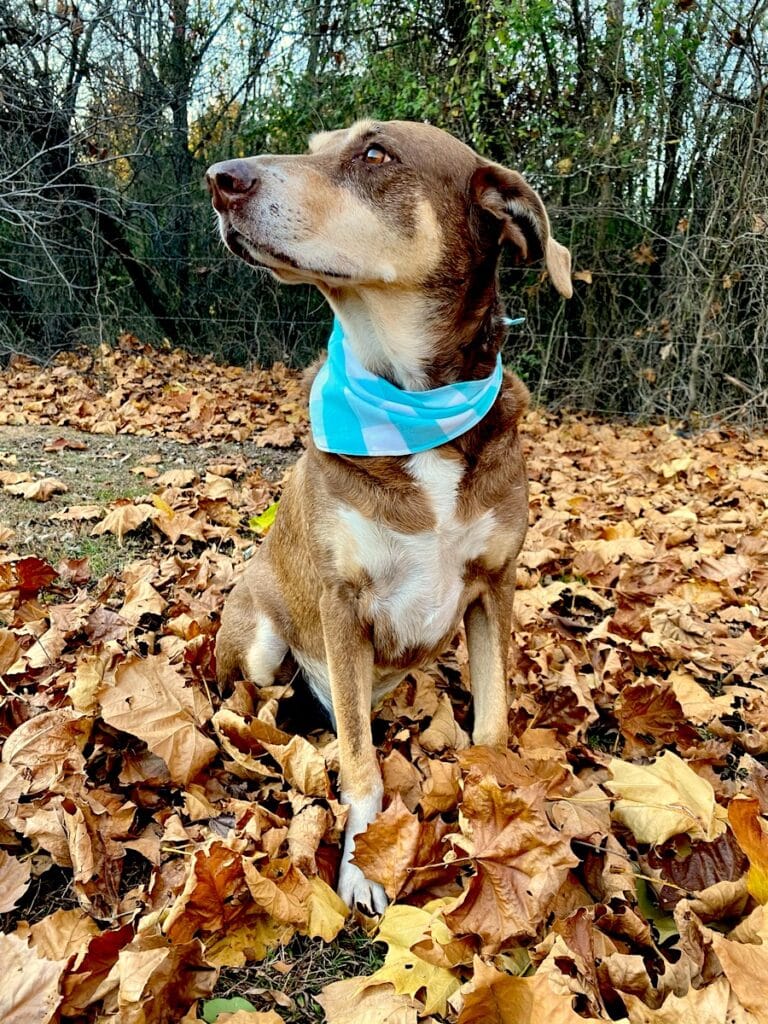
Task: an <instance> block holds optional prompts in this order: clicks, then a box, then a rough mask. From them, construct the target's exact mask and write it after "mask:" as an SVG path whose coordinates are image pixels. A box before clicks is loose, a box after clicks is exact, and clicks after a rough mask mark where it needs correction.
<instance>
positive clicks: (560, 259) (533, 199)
mask: <svg viewBox="0 0 768 1024" xmlns="http://www.w3.org/2000/svg"><path fill="white" fill-rule="evenodd" d="M471 188H472V194H473V198H474V200H475V202H476V203H477V204H478V206H480V207H481V209H483V210H486V211H487V212H488V213H490V214H491V215H492V216H494V217H495V218H496V219H497V220H498V221H499V227H500V232H499V242H508V243H509V244H510V245H511V246H512V247H513V249H515V250H516V255H517V261H518V262H519V263H535V262H536V261H538V260H541V259H543V260H544V264H545V266H546V268H547V270H548V272H549V276H550V278H551V280H552V284H553V285H554V286H555V288H557V290H558V291H559V292H560V294H561V295H563V296H564V297H565V298H566V299H570V297H571V296H572V295H573V285H572V284H571V254H570V252H569V251H568V250H567V249H566V247H565V246H564V245H561V244H560V243H559V242H556V241H555V239H554V238H553V237H552V232H551V231H550V227H549V217H548V216H547V211H546V210H545V209H544V203H542V201H541V198H540V196H539V194H538V192H534V190H533V189H532V188H531V186H530V185H529V184H528V182H527V181H526V180H525V178H523V176H522V175H521V174H518V173H517V171H509V170H507V168H506V167H502V166H501V165H500V164H491V163H483V164H481V165H480V166H479V167H478V168H477V170H476V171H475V173H474V174H473V175H472V182H471Z"/></svg>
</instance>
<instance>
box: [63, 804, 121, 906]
mask: <svg viewBox="0 0 768 1024" xmlns="http://www.w3.org/2000/svg"><path fill="white" fill-rule="evenodd" d="M100 797H101V800H103V801H104V802H103V803H102V802H100ZM135 811H136V808H135V806H134V805H133V804H130V803H128V804H125V803H123V801H122V800H121V799H120V797H118V796H117V795H116V794H112V793H103V794H98V793H94V792H91V793H88V794H87V795H86V796H85V797H79V796H77V797H73V798H66V799H64V800H63V801H62V803H61V811H60V815H61V823H62V825H63V828H64V833H65V835H66V837H67V843H68V846H69V860H70V863H71V865H72V869H73V876H74V888H75V892H76V894H77V896H78V899H79V900H80V903H81V905H82V906H83V907H84V908H85V909H86V910H88V911H89V912H90V913H91V914H93V916H94V917H98V918H102V919H110V918H113V917H114V915H115V913H116V912H117V907H118V904H119V900H120V897H119V886H120V878H121V875H122V866H123V859H124V857H125V851H124V849H123V846H122V844H121V843H120V842H118V841H117V837H121V838H125V837H126V836H127V835H128V833H129V830H130V828H131V825H132V823H133V817H134V813H135Z"/></svg>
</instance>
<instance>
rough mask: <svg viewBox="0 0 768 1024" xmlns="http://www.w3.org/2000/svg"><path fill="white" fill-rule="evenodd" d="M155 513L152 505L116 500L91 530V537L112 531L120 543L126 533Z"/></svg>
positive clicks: (136, 527)
mask: <svg viewBox="0 0 768 1024" xmlns="http://www.w3.org/2000/svg"><path fill="white" fill-rule="evenodd" d="M155 513H156V509H155V507H154V505H146V504H139V505H134V504H133V502H132V501H127V500H123V501H120V502H117V503H116V505H115V507H114V508H113V509H112V510H111V511H110V512H108V513H107V514H106V516H104V518H103V519H102V521H101V522H100V523H97V525H96V526H94V528H93V529H92V530H91V536H92V537H100V536H101V535H102V534H103V533H114V535H115V536H116V537H117V540H118V543H120V544H122V542H123V537H125V535H126V533H132V532H133V531H134V530H138V528H139V527H140V526H141V525H142V524H143V523H146V522H147V520H148V519H151V518H152V517H153V516H154V515H155Z"/></svg>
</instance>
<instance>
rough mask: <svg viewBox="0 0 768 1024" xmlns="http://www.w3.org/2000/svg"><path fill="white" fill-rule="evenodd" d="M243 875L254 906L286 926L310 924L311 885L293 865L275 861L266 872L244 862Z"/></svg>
mask: <svg viewBox="0 0 768 1024" xmlns="http://www.w3.org/2000/svg"><path fill="white" fill-rule="evenodd" d="M243 873H244V875H245V882H246V885H247V886H248V891H249V892H250V894H251V898H252V900H253V903H254V906H256V907H258V908H259V910H262V911H263V912H264V913H266V914H269V916H270V917H272V918H274V919H275V920H276V921H280V922H281V923H283V924H292V925H297V926H303V925H305V924H306V923H307V906H306V904H307V899H308V897H309V885H308V883H307V880H306V878H305V877H304V875H302V873H301V872H300V871H299V870H298V869H297V868H295V867H294V866H293V865H292V864H290V863H289V862H285V861H280V860H272V861H270V863H269V867H268V868H266V869H265V870H264V871H263V872H262V871H259V869H258V868H257V867H256V865H255V864H254V863H253V862H252V861H250V860H244V861H243Z"/></svg>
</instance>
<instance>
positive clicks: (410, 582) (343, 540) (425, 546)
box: [337, 451, 496, 649]
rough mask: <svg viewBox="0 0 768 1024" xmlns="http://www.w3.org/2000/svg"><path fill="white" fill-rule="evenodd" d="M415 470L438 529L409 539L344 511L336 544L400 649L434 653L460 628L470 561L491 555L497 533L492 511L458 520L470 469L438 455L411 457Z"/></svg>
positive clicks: (342, 563)
mask: <svg viewBox="0 0 768 1024" xmlns="http://www.w3.org/2000/svg"><path fill="white" fill-rule="evenodd" d="M407 468H408V472H409V473H410V474H411V476H413V478H414V479H415V480H416V481H418V482H419V483H420V484H421V485H422V487H423V489H424V492H425V494H426V496H427V497H428V499H429V501H430V503H431V505H432V508H433V511H434V514H435V519H436V521H437V523H436V528H435V529H434V530H433V531H425V532H423V533H415V534H404V533H399V532H398V531H397V530H392V529H390V528H389V527H387V526H384V525H382V524H381V523H377V522H375V521H372V520H370V519H366V518H365V517H364V516H362V515H360V513H359V512H357V511H355V510H354V509H352V508H349V507H341V508H340V509H339V511H338V520H339V522H340V524H341V525H342V527H343V528H342V529H341V530H340V531H339V536H338V540H337V558H338V564H339V569H340V571H341V572H342V574H344V572H345V571H347V570H353V569H354V568H361V569H363V570H364V571H365V572H366V573H367V574H368V575H369V576H370V578H371V581H372V587H373V604H372V612H373V617H374V620H375V618H376V615H377V613H380V614H382V615H386V616H388V618H389V619H390V621H391V622H392V625H393V628H394V630H395V631H396V633H397V635H398V637H399V639H400V643H401V649H406V648H408V647H421V646H427V647H432V646H434V645H436V644H438V643H439V642H440V641H441V640H442V639H443V637H445V636H446V634H448V633H450V632H451V630H452V629H454V628H456V626H457V625H458V620H459V617H460V615H461V614H462V613H463V611H464V609H463V608H462V607H461V606H460V605H461V598H462V594H463V591H464V580H463V573H464V567H465V566H466V564H467V562H469V561H471V560H472V559H474V558H478V557H479V556H480V555H482V554H483V552H484V551H485V550H486V549H487V547H488V545H489V542H490V539H491V536H492V534H493V532H494V530H495V528H496V521H495V518H494V515H493V513H492V512H491V511H490V510H489V511H487V512H484V513H483V515H481V516H480V517H479V518H478V519H476V520H475V521H474V522H471V523H466V522H461V521H459V520H458V519H457V517H456V504H457V497H458V488H459V484H460V483H461V478H462V476H463V472H464V471H463V468H462V467H461V466H460V465H459V464H458V463H456V462H455V461H453V460H451V459H446V458H442V457H441V456H440V455H438V454H437V453H436V452H433V451H428V452H421V453H419V454H418V455H412V456H410V458H409V459H408V462H407Z"/></svg>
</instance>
